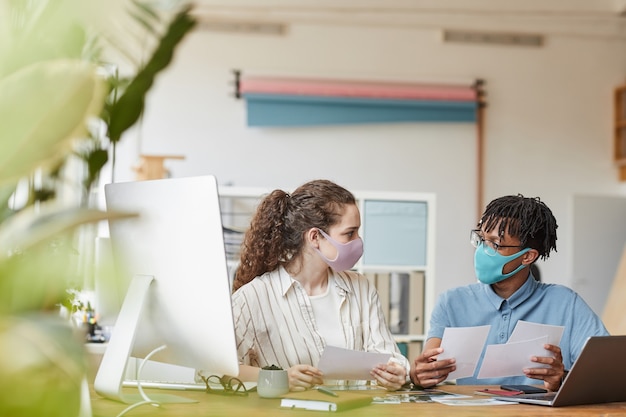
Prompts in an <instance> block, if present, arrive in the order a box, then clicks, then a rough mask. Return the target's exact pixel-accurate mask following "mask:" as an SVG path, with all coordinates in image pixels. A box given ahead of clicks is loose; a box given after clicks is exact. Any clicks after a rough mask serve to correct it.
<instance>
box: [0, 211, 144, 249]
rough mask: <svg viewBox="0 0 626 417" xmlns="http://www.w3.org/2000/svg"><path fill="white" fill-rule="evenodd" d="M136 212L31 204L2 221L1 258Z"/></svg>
mask: <svg viewBox="0 0 626 417" xmlns="http://www.w3.org/2000/svg"><path fill="white" fill-rule="evenodd" d="M135 216H136V214H135V213H127V212H112V211H101V210H95V209H79V208H64V209H58V208H54V207H46V206H45V205H44V207H43V208H41V207H40V208H38V209H35V208H33V207H30V208H28V209H25V210H23V211H21V212H19V213H17V214H16V215H14V216H12V217H10V218H9V219H8V220H6V221H5V222H4V223H2V224H0V261H2V259H3V258H5V257H6V256H7V254H8V253H10V252H13V251H16V250H20V251H24V250H29V249H30V248H32V247H35V246H37V245H40V244H43V243H45V242H48V241H49V240H50V239H53V238H54V237H56V236H59V235H61V234H63V233H67V232H70V231H72V230H73V229H75V228H77V227H78V226H81V225H83V224H86V223H94V222H98V221H101V220H111V219H123V218H128V217H135Z"/></svg>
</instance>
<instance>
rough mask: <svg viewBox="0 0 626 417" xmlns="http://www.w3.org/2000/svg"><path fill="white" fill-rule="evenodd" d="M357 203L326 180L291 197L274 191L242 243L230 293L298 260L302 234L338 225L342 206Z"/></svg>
mask: <svg viewBox="0 0 626 417" xmlns="http://www.w3.org/2000/svg"><path fill="white" fill-rule="evenodd" d="M349 204H356V200H355V198H354V196H353V195H352V193H350V192H349V191H348V190H346V189H345V188H343V187H341V186H339V185H337V184H335V183H333V182H331V181H328V180H314V181H310V182H307V183H306V184H303V185H301V186H300V187H298V188H297V189H296V190H295V191H294V192H293V193H292V194H288V193H286V192H285V191H282V190H274V191H272V192H271V193H270V194H268V195H267V196H266V197H265V198H263V200H262V201H261V202H260V203H259V205H258V207H257V209H256V212H255V214H254V216H253V217H252V220H251V221H250V227H249V228H248V230H246V233H245V235H244V238H243V242H242V244H241V255H240V262H239V267H238V268H237V271H236V273H235V280H234V282H233V292H234V291H236V290H237V289H238V288H240V287H241V286H243V285H245V284H247V283H248V282H250V281H252V280H253V279H254V278H255V277H258V276H260V275H263V274H265V273H266V272H270V271H273V270H275V269H276V268H278V266H280V265H287V264H289V263H290V262H293V261H294V260H295V259H297V258H298V257H299V256H300V255H301V253H302V248H303V247H304V233H305V232H306V231H307V230H309V229H310V228H312V227H317V228H319V229H322V230H324V231H326V232H327V231H328V229H329V228H330V227H331V226H333V225H334V224H336V223H338V222H339V221H340V219H341V215H342V213H343V207H344V206H345V205H349Z"/></svg>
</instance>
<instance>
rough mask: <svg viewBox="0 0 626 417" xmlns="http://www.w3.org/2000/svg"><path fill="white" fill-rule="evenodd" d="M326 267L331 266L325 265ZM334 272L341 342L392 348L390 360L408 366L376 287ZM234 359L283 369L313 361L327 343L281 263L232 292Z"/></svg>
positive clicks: (353, 346)
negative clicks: (338, 298)
mask: <svg viewBox="0 0 626 417" xmlns="http://www.w3.org/2000/svg"><path fill="white" fill-rule="evenodd" d="M329 270H330V271H332V270H331V269H330V268H329ZM331 273H333V274H334V280H331V281H334V282H335V284H334V288H331V291H332V290H335V291H337V292H338V293H339V296H340V298H341V305H340V308H339V314H340V316H341V323H342V329H343V333H344V337H345V341H346V343H345V347H346V348H348V349H353V350H360V351H368V352H380V353H391V354H392V360H393V361H395V362H397V363H399V364H401V365H402V366H404V367H405V368H406V370H407V374H408V371H409V362H408V360H407V359H406V358H405V357H404V356H402V354H401V353H400V351H399V349H398V346H397V344H396V342H395V341H394V339H393V336H392V335H391V332H390V331H389V328H388V327H387V324H386V322H385V317H384V315H383V312H382V309H381V306H380V300H379V299H378V293H377V292H376V289H375V288H374V287H373V286H372V285H371V284H370V282H369V281H368V280H367V279H366V278H365V277H364V276H363V275H361V274H359V273H356V272H352V271H344V272H334V271H333V272H331ZM232 300H233V313H234V318H235V335H236V338H237V353H238V356H239V361H240V363H241V364H244V365H252V366H257V367H264V366H269V365H272V364H273V365H277V366H280V367H281V368H283V369H287V368H290V367H292V366H294V365H298V364H304V365H312V366H317V363H318V361H319V359H320V356H321V354H322V352H323V350H324V346H326V343H325V341H324V338H323V337H322V336H321V335H320V333H319V331H318V327H317V324H316V322H315V317H314V315H313V308H312V307H311V301H310V299H309V296H308V295H307V293H306V291H305V290H304V288H303V287H302V285H300V283H299V282H298V281H296V280H294V279H293V278H292V277H291V276H290V275H289V274H288V273H287V271H285V269H284V268H282V267H279V268H278V269H276V270H275V271H272V272H268V273H266V274H264V275H262V276H259V277H256V278H255V279H253V280H252V281H250V282H249V283H247V284H246V285H244V286H242V287H241V288H239V289H238V290H237V291H236V292H235V293H234V294H233V297H232Z"/></svg>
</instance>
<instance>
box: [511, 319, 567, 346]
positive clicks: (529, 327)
mask: <svg viewBox="0 0 626 417" xmlns="http://www.w3.org/2000/svg"><path fill="white" fill-rule="evenodd" d="M564 330H565V327H564V326H553V325H549V324H539V323H532V322H530V321H524V320H519V321H518V322H517V324H516V325H515V329H513V333H511V337H509V341H508V342H507V343H515V342H523V341H525V340H532V339H537V338H538V337H542V336H548V341H547V342H546V343H549V344H551V345H556V346H558V345H559V343H561V337H562V336H563V331H564Z"/></svg>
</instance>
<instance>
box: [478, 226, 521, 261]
mask: <svg viewBox="0 0 626 417" xmlns="http://www.w3.org/2000/svg"><path fill="white" fill-rule="evenodd" d="M470 243H471V244H472V246H473V247H475V248H477V247H479V246H480V245H482V246H483V251H485V253H486V254H487V255H489V256H495V254H496V253H498V250H499V249H500V248H522V247H523V246H522V245H499V244H497V243H496V242H493V241H491V240H488V239H485V238H484V237H483V236H482V232H481V230H480V229H472V230H470Z"/></svg>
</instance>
